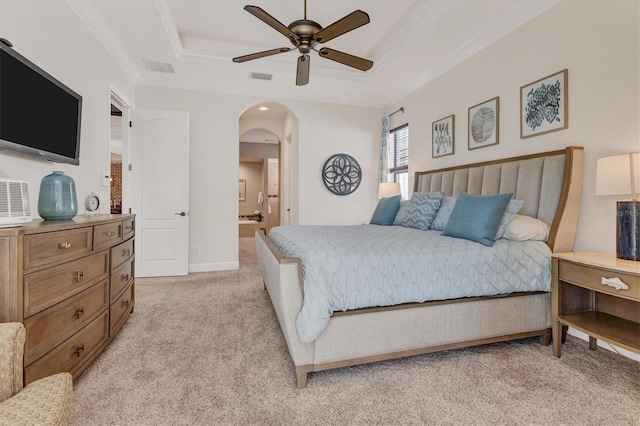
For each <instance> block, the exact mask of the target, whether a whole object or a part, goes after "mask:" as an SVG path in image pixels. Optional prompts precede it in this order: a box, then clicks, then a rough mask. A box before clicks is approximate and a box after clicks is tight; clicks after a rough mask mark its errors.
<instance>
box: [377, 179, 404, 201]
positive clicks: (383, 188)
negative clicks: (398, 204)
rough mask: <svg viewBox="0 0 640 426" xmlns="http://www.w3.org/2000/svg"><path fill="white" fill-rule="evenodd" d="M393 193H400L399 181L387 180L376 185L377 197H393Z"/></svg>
mask: <svg viewBox="0 0 640 426" xmlns="http://www.w3.org/2000/svg"><path fill="white" fill-rule="evenodd" d="M394 195H400V183H398V182H388V183H381V184H379V185H378V199H380V198H388V197H393V196H394Z"/></svg>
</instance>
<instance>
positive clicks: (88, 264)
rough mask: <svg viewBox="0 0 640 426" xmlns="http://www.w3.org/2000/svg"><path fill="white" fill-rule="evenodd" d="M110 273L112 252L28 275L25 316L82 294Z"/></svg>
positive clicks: (26, 278) (26, 280)
mask: <svg viewBox="0 0 640 426" xmlns="http://www.w3.org/2000/svg"><path fill="white" fill-rule="evenodd" d="M108 274H109V250H104V251H101V252H100V253H95V254H92V255H90V256H86V257H83V258H82V259H78V260H74V261H71V262H67V263H63V264H62V265H59V266H54V267H52V268H48V269H43V270H41V271H37V272H32V273H30V274H26V275H25V276H24V317H25V318H27V317H30V316H31V315H34V314H37V313H38V312H40V311H43V310H44V309H46V308H48V307H50V306H53V305H55V304H56V303H58V302H61V301H63V300H65V299H67V298H68V297H70V296H72V295H74V294H77V293H79V292H81V291H82V290H84V289H86V288H88V287H90V286H91V285H93V284H95V283H96V282H98V281H100V280H102V279H105V278H107V277H108Z"/></svg>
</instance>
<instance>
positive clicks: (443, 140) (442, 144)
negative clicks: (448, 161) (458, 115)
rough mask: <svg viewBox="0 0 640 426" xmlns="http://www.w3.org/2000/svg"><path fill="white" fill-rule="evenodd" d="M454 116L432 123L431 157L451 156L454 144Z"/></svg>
mask: <svg viewBox="0 0 640 426" xmlns="http://www.w3.org/2000/svg"><path fill="white" fill-rule="evenodd" d="M454 118H455V117H454V115H453V114H452V115H449V116H447V117H444V118H441V119H440V120H438V121H434V122H433V124H432V126H431V134H432V142H431V143H432V146H431V150H432V151H431V152H432V154H431V156H432V157H433V158H436V157H442V156H445V155H451V154H453V153H454V143H455V127H454V125H455V121H454Z"/></svg>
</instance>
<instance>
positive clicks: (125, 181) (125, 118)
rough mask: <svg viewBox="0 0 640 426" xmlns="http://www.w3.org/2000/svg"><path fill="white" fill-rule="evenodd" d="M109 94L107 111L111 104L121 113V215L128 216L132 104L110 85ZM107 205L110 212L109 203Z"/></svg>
mask: <svg viewBox="0 0 640 426" xmlns="http://www.w3.org/2000/svg"><path fill="white" fill-rule="evenodd" d="M109 92H110V96H109V109H111V105H112V104H113V105H115V106H116V107H117V108H118V109H119V110H120V111H121V112H122V213H124V214H128V213H131V170H130V169H131V167H130V165H131V153H130V150H129V149H130V140H131V127H130V124H129V123H130V122H131V108H133V104H132V103H131V101H129V100H128V99H127V98H126V97H124V96H123V95H122V93H121V92H120V91H118V90H117V89H116V88H115V87H113V86H112V85H110V87H109ZM109 168H111V124H109ZM109 173H111V172H109ZM109 201H111V190H109ZM108 205H109V210H111V202H109V203H108ZM110 212H111V211H109V213H110Z"/></svg>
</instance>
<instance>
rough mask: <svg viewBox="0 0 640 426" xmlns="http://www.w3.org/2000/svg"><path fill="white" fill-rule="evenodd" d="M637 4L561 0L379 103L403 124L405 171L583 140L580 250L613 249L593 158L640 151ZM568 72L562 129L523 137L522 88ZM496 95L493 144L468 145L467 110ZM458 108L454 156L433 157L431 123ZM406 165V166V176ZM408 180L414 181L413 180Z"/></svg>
mask: <svg viewBox="0 0 640 426" xmlns="http://www.w3.org/2000/svg"><path fill="white" fill-rule="evenodd" d="M639 15H640V11H639V2H637V1H609V2H604V1H588V2H586V1H580V2H578V1H565V2H561V3H559V4H558V5H557V6H554V7H553V8H551V9H550V10H548V11H547V12H545V13H544V14H542V15H540V16H539V17H536V18H535V19H533V20H532V21H530V22H529V23H527V24H525V25H524V26H522V27H521V28H519V29H517V30H516V31H514V32H513V33H511V34H509V35H507V36H505V37H504V38H502V39H501V40H499V41H498V42H496V43H495V44H493V45H491V46H489V47H487V48H486V49H484V50H482V51H480V52H479V53H477V54H476V55H474V56H473V57H471V58H469V59H468V60H467V61H465V62H464V63H462V64H460V65H458V66H457V67H455V68H454V69H452V70H450V71H448V72H446V73H445V74H443V75H442V76H440V77H439V78H437V79H436V80H434V81H432V82H431V83H429V84H427V85H425V86H424V87H422V88H420V89H419V90H417V91H415V92H414V93H412V94H410V95H409V96H406V97H404V98H402V99H400V100H398V101H397V102H394V103H393V104H391V105H388V106H387V108H385V110H386V111H387V112H392V111H395V110H396V109H397V108H399V107H400V106H402V107H404V108H405V111H406V113H405V114H404V115H403V114H396V115H394V116H393V117H392V118H393V121H392V123H391V124H392V126H397V125H399V124H401V123H402V122H409V127H410V141H411V142H410V143H411V146H410V150H411V152H410V164H409V169H410V172H411V173H413V172H415V171H417V170H428V169H435V168H441V167H447V166H451V165H457V164H465V163H470V162H476V161H484V160H489V159H493V158H500V157H509V156H515V155H521V154H528V153H535V152H541V151H548V150H555V149H560V148H563V147H565V146H567V145H581V146H584V147H585V168H586V170H585V174H584V190H583V197H582V208H581V213H580V220H579V223H578V234H577V238H576V243H575V249H577V250H599V251H606V252H614V251H615V215H614V214H613V212H614V211H615V208H616V206H615V201H616V200H617V199H620V198H622V197H596V196H595V195H594V192H595V164H596V160H597V159H598V158H599V157H603V156H608V155H615V154H622V153H626V152H632V151H640V133H639V116H640V108H639V100H638V99H639V94H640V86H639V77H640V68H639V51H640V43H639V40H640V29H639V28H640V27H639ZM565 68H567V69H568V70H569V128H568V129H567V130H562V131H557V132H553V133H548V134H545V135H541V136H536V137H532V138H528V139H520V127H519V126H520V121H519V120H520V118H519V103H520V99H519V95H520V87H521V86H523V85H526V84H528V83H530V82H533V81H535V80H537V79H539V78H542V77H545V76H547V75H549V74H552V73H555V72H557V71H560V70H562V69H565ZM495 96H499V97H500V143H499V145H494V146H490V147H485V148H481V149H475V150H473V151H469V150H468V149H467V123H468V120H467V114H468V108H469V107H471V106H473V105H476V104H478V103H480V102H483V101H485V100H488V99H490V98H493V97H495ZM450 114H455V119H456V138H455V139H456V140H455V154H454V155H450V156H447V157H441V158H438V159H432V157H431V123H432V122H433V121H435V120H437V119H440V118H442V117H445V116H447V115H450ZM411 173H410V174H411ZM411 181H413V179H412V180H411Z"/></svg>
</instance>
